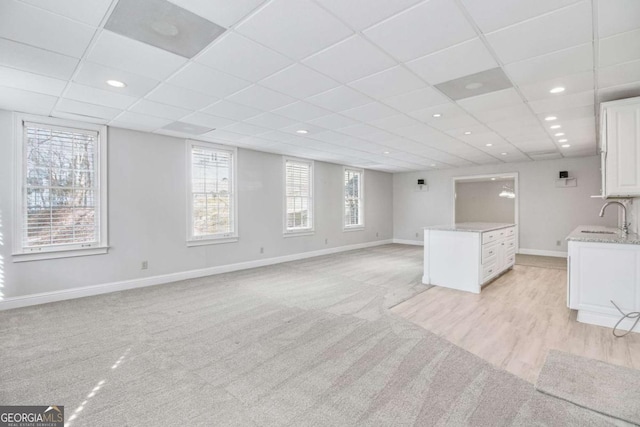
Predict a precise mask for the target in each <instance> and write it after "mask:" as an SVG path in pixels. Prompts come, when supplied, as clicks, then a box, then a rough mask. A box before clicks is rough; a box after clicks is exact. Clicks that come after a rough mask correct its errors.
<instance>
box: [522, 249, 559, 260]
mask: <svg viewBox="0 0 640 427" xmlns="http://www.w3.org/2000/svg"><path fill="white" fill-rule="evenodd" d="M518 253H519V254H523V255H540V256H553V257H557V258H566V257H567V253H566V252H562V251H543V250H540V249H522V248H520V250H519V251H518Z"/></svg>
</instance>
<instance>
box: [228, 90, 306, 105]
mask: <svg viewBox="0 0 640 427" xmlns="http://www.w3.org/2000/svg"><path fill="white" fill-rule="evenodd" d="M227 99H228V100H229V101H232V102H237V103H239V104H243V105H248V106H249V107H253V108H258V109H260V110H264V111H270V110H273V109H276V108H278V107H282V106H284V105H288V104H291V103H292V102H295V99H294V98H292V97H290V96H288V95H284V94H282V93H278V92H274V91H272V90H271V89H267V88H265V87H262V86H258V85H253V86H249V87H248V88H246V89H244V90H242V91H240V92H237V93H235V94H233V95H231V96H230V97H228V98H227Z"/></svg>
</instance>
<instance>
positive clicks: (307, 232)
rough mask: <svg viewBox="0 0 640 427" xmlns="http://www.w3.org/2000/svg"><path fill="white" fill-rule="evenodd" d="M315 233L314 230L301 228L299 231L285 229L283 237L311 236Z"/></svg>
mask: <svg viewBox="0 0 640 427" xmlns="http://www.w3.org/2000/svg"><path fill="white" fill-rule="evenodd" d="M314 234H316V232H315V230H301V231H285V232H284V235H283V236H284V237H300V236H313V235H314Z"/></svg>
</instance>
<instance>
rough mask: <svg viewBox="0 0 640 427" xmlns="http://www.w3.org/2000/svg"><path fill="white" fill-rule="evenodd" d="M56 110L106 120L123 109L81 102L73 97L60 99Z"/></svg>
mask: <svg viewBox="0 0 640 427" xmlns="http://www.w3.org/2000/svg"><path fill="white" fill-rule="evenodd" d="M55 111H62V112H65V113H73V114H77V115H80V116H85V117H87V118H88V119H89V118H92V117H97V118H100V119H105V120H111V119H113V118H114V117H116V116H117V115H118V114H120V113H121V112H122V110H121V109H119V108H111V107H105V106H104V105H96V104H91V103H89V102H80V101H76V100H73V99H61V100H59V101H58V103H57V104H56V107H55Z"/></svg>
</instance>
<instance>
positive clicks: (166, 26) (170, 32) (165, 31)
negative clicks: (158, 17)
mask: <svg viewBox="0 0 640 427" xmlns="http://www.w3.org/2000/svg"><path fill="white" fill-rule="evenodd" d="M151 28H152V29H153V31H155V32H156V33H158V34H161V35H163V36H169V37H175V36H177V35H178V34H179V33H180V30H179V29H178V27H176V26H175V25H173V24H172V23H171V22H167V21H156V22H154V23H153V24H151Z"/></svg>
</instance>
